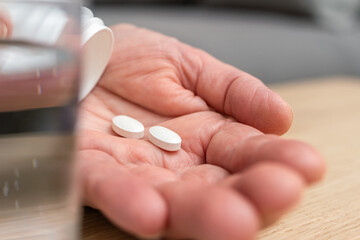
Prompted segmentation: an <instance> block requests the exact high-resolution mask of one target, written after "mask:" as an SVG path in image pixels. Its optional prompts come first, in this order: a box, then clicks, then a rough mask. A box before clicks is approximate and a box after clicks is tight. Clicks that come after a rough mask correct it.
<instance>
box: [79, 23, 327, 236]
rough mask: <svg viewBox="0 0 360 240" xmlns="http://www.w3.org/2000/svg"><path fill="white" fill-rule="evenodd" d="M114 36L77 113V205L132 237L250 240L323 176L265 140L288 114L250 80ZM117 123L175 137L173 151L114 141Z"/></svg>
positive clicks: (151, 39)
mask: <svg viewBox="0 0 360 240" xmlns="http://www.w3.org/2000/svg"><path fill="white" fill-rule="evenodd" d="M113 30H114V33H115V37H116V47H115V50H114V53H113V56H112V58H111V61H110V64H109V66H108V68H107V70H106V72H105V73H104V75H103V77H102V79H101V81H100V82H99V84H98V85H97V86H96V88H95V89H94V90H93V92H92V93H91V94H90V95H89V96H88V97H87V98H86V99H85V100H84V101H83V103H82V104H81V112H80V123H79V128H80V131H79V135H80V138H79V151H78V160H79V165H80V168H79V169H80V171H81V181H82V185H83V191H84V192H83V197H84V201H85V203H86V204H87V205H89V206H92V207H95V208H98V209H99V210H100V211H102V212H103V213H104V214H105V215H106V216H107V217H108V218H109V219H110V220H111V221H112V222H113V223H115V224H116V225H117V226H119V227H121V228H123V229H125V230H127V231H129V232H132V233H133V234H136V235H139V236H142V237H155V236H159V235H165V236H167V237H170V238H195V239H204V240H232V239H234V240H235V239H236V240H241V239H243V240H248V239H252V238H253V237H254V236H255V235H256V233H257V231H258V230H259V228H261V227H263V226H265V225H267V224H270V223H272V222H274V221H275V220H277V219H278V218H279V217H280V216H281V215H283V214H284V213H285V212H286V211H287V210H288V209H289V208H291V207H292V206H293V205H294V204H295V203H296V202H298V200H299V198H300V195H301V192H302V190H303V188H304V186H305V185H307V184H310V183H313V182H315V181H318V180H319V179H320V178H321V177H322V175H323V173H324V169H325V166H324V161H323V160H322V158H321V157H320V156H319V154H318V153H317V152H316V151H314V150H313V149H312V148H311V147H309V146H307V145H306V144H303V143H300V142H297V141H293V140H285V139H282V138H280V137H279V136H277V135H270V133H272V134H282V133H284V132H286V131H287V130H288V128H289V126H290V125H291V121H292V112H291V110H290V108H289V106H288V105H287V104H286V103H285V102H284V101H283V100H282V99H281V98H280V97H279V96H278V95H276V94H275V93H274V92H272V91H271V90H269V89H268V88H266V87H265V86H264V85H263V84H262V83H261V82H260V81H259V80H257V79H256V78H254V77H252V76H250V75H248V74H246V73H244V72H241V71H240V70H238V69H235V68H234V67H231V66H229V65H226V64H224V63H221V62H219V61H217V60H216V59H214V58H213V57H211V56H209V55H208V54H206V53H205V52H203V51H201V50H198V49H195V48H192V47H190V46H187V45H185V44H182V43H180V42H179V41H177V40H176V39H173V38H169V37H166V36H163V35H161V34H158V33H154V32H151V31H148V30H145V29H139V28H136V27H133V26H129V25H118V26H115V27H114V28H113ZM120 114H125V115H129V116H131V117H134V118H136V119H138V120H139V121H141V122H142V123H143V124H144V125H145V126H146V127H150V126H154V125H162V126H165V127H167V128H169V129H171V130H173V131H175V132H177V133H178V134H179V135H180V136H181V137H182V139H183V143H182V149H181V150H180V151H178V152H175V153H174V152H172V153H171V152H166V151H163V150H161V149H159V148H157V147H155V146H154V145H152V144H151V143H150V142H148V141H147V140H145V139H144V140H132V139H125V138H121V137H119V136H116V134H115V133H114V132H113V131H112V129H111V119H112V117H114V116H116V115H120ZM257 129H259V130H257ZM264 133H266V134H264Z"/></svg>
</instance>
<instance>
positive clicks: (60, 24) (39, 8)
mask: <svg viewBox="0 0 360 240" xmlns="http://www.w3.org/2000/svg"><path fill="white" fill-rule="evenodd" d="M41 2H42V1H39V2H38V4H34V3H29V4H21V5H19V4H15V3H5V4H1V7H2V8H5V11H6V12H7V13H8V15H9V18H10V22H11V25H12V35H11V38H14V39H29V38H31V39H34V40H36V42H38V43H43V44H45V45H51V44H54V43H55V42H57V41H58V40H59V37H60V36H61V33H62V32H63V31H64V29H65V28H66V25H67V23H68V21H69V19H68V16H66V15H65V14H64V13H63V11H61V10H60V9H57V8H54V7H50V6H48V5H46V4H41ZM44 2H46V1H44ZM81 14H82V17H81V20H82V24H81V29H82V42H81V44H82V49H81V50H82V51H81V52H82V64H81V65H82V72H81V75H82V80H81V83H80V90H79V91H80V92H79V101H81V100H82V99H84V98H85V97H86V96H87V95H88V94H89V93H90V92H91V90H92V89H93V88H94V86H95V85H96V84H97V82H98V81H99V79H100V77H101V75H102V74H103V72H104V70H105V68H106V66H107V64H108V62H109V59H110V57H111V53H112V50H113V47H114V36H113V33H112V31H111V29H110V28H108V27H106V26H105V25H104V22H103V21H102V20H101V19H100V18H96V17H94V15H93V13H92V12H91V10H90V9H88V8H85V7H83V8H82V13H81ZM54 23H55V24H54ZM54 26H56V27H54ZM7 67H11V66H7ZM14 67H15V66H14Z"/></svg>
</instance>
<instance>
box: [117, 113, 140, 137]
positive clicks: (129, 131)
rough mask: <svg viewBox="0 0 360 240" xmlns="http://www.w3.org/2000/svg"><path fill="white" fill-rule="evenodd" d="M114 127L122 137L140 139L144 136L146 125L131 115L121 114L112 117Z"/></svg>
mask: <svg viewBox="0 0 360 240" xmlns="http://www.w3.org/2000/svg"><path fill="white" fill-rule="evenodd" d="M112 129H113V130H114V132H116V133H117V134H119V135H120V136H122V137H126V138H133V139H140V138H142V137H144V130H145V128H144V125H142V123H141V122H139V121H138V120H136V119H134V118H131V117H129V116H125V115H120V116H116V117H114V118H113V119H112Z"/></svg>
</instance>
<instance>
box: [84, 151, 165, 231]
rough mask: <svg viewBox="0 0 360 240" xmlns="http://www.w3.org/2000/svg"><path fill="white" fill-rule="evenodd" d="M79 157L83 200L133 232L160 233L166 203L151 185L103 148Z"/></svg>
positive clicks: (163, 221)
mask: <svg viewBox="0 0 360 240" xmlns="http://www.w3.org/2000/svg"><path fill="white" fill-rule="evenodd" d="M78 161H79V169H80V170H81V172H80V175H81V182H82V185H83V189H84V194H83V195H84V198H85V200H86V202H88V203H89V204H90V205H91V206H94V207H96V208H98V209H99V210H100V211H101V212H103V213H104V214H105V215H106V216H107V217H108V218H109V219H110V220H111V221H112V222H113V223H114V224H116V225H117V226H119V227H121V228H123V229H125V230H127V231H129V232H131V233H133V234H135V235H138V236H141V237H154V236H158V235H161V233H162V231H163V229H164V228H165V223H166V216H167V207H166V204H165V201H164V199H163V198H162V197H161V195H159V193H158V192H157V191H156V190H155V189H154V188H153V187H151V186H150V185H149V184H147V183H146V182H145V181H142V180H141V179H139V178H138V177H136V176H134V175H132V174H130V173H129V172H128V171H126V170H125V169H123V168H121V167H120V165H119V164H118V163H116V162H115V160H114V159H112V157H111V156H109V155H107V154H105V153H103V152H99V151H94V150H86V151H80V152H79V155H78Z"/></svg>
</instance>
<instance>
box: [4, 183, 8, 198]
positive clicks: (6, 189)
mask: <svg viewBox="0 0 360 240" xmlns="http://www.w3.org/2000/svg"><path fill="white" fill-rule="evenodd" d="M3 195H4V196H5V197H7V196H8V195H9V183H8V182H7V181H6V182H5V183H4V187H3Z"/></svg>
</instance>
